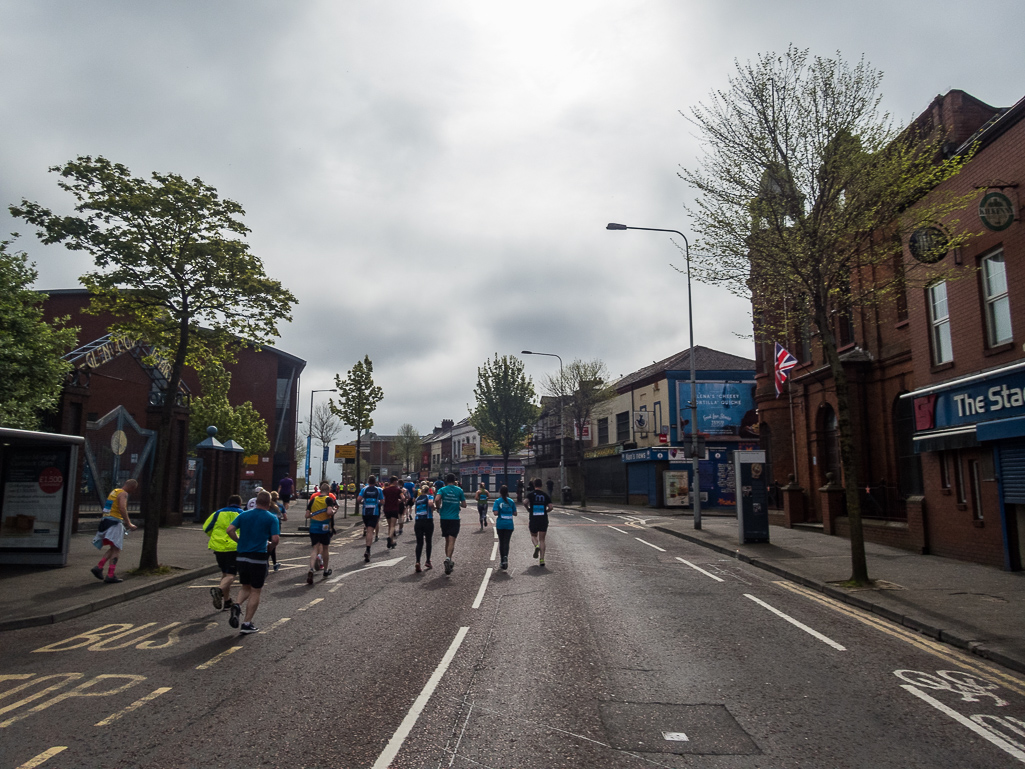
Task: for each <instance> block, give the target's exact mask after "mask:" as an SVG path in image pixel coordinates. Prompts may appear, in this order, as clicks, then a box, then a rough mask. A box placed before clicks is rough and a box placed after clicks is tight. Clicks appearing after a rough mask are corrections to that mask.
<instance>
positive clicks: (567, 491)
mask: <svg viewBox="0 0 1025 769" xmlns="http://www.w3.org/2000/svg"><path fill="white" fill-rule="evenodd" d="M572 501H573V489H571V488H570V487H569V486H563V487H562V504H564V505H568V504H569V503H570V502H572Z"/></svg>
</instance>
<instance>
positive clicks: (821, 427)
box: [816, 403, 843, 484]
mask: <svg viewBox="0 0 1025 769" xmlns="http://www.w3.org/2000/svg"><path fill="white" fill-rule="evenodd" d="M817 432H818V435H817V438H818V447H817V449H818V450H817V452H816V456H817V457H818V466H819V478H820V480H821V482H822V483H823V484H825V482H826V473H832V474H833V483H843V479H842V477H841V474H840V431H839V429H838V428H837V422H836V412H835V411H834V410H833V407H832V406H830V405H829V404H828V403H824V404H822V406H821V407H819V413H818V425H817Z"/></svg>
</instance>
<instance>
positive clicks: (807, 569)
mask: <svg viewBox="0 0 1025 769" xmlns="http://www.w3.org/2000/svg"><path fill="white" fill-rule="evenodd" d="M564 509H566V510H570V511H573V512H580V508H579V507H566V508H564ZM588 509H589V510H592V511H597V512H613V513H616V512H618V513H620V514H622V515H628V516H635V517H637V518H641V519H645V520H646V525H648V526H652V527H653V528H655V529H657V530H658V531H662V532H665V533H667V534H672V535H674V536H677V537H680V538H681V539H685V540H688V541H690V542H694V543H696V544H699V545H703V546H704V547H707V548H710V549H712V550H715V551H716V552H719V553H722V554H723V555H727V556H730V557H732V558H736V559H738V560H740V561H743V562H745V563H750V564H752V565H753V566H756V567H758V568H761V569H765V570H766V571H769V572H772V573H773V574H776V575H778V576H780V577H782V578H784V579H787V580H790V581H792V582H795V583H798V584H800V585H804V586H805V587H808V588H811V589H813V590H817V591H819V592H821V593H823V594H825V595H828V596H830V597H831V598H834V599H836V600H839V601H843V602H844V603H847V604H849V605H851V606H854V607H857V608H859V609H862V610H863V611H869V612H872V613H874V614H877V615H879V616H881V617H884V618H886V619H888V620H890V621H891V622H894V623H897V624H900V625H903V626H904V627H907V628H910V629H912V630H915V631H917V632H920V633H923V634H924V635H927V636H929V637H931V638H934V639H936V640H938V641H942V642H944V643H948V644H951V645H952V646H956V647H958V648H961V649H964V650H966V651H969V652H971V653H973V654H976V655H978V656H980V657H984V658H986V659H990V660H993V661H994V662H998V663H1000V664H1001V665H1004V666H1005V667H1008V668H1011V669H1012V670H1016V671H1018V672H1020V673H1025V572H1009V571H1003V570H1002V569H997V568H994V567H990V566H982V565H980V564H975V563H968V562H965V561H957V560H954V559H951V558H941V557H939V556H933V555H918V554H915V553H912V552H909V551H907V550H900V549H898V548H894V547H887V546H885V545H877V544H874V543H871V542H866V543H865V550H866V554H867V557H868V574H869V577H870V578H871V579H873V580H875V582H876V584H875V586H874V587H872V588H853V589H852V588H844V587H841V585H840V584H839V583H841V582H845V581H847V580H848V579H850V576H851V551H850V541H849V540H847V539H844V538H842V537H830V536H826V535H825V534H822V533H821V532H817V531H814V530H808V529H797V528H795V529H787V528H785V527H783V526H770V531H769V542H768V543H758V544H747V545H740V544H738V532H737V519H736V516H735V515H716V514H711V515H709V514H705V515H702V521H701V524H702V526H701V529H700V530H695V529H694V519H693V516H691V515H689V514H686V515H667V514H666V511H664V510H651V509H648V508H643V507H633V506H626V505H605V504H594V505H592V506H589V507H588Z"/></svg>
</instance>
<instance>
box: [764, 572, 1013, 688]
mask: <svg viewBox="0 0 1025 769" xmlns="http://www.w3.org/2000/svg"><path fill="white" fill-rule="evenodd" d="M773 584H775V585H777V586H778V587H781V588H783V589H784V590H789V591H790V592H791V593H797V594H798V595H800V596H803V597H805V598H807V599H808V600H809V601H815V602H816V603H818V604H821V605H822V606H825V607H827V608H829V609H832V610H833V611H835V612H838V613H840V614H844V615H846V616H848V617H850V618H852V619H856V620H857V621H858V622H861V623H862V624H864V625H868V626H869V627H871V628H874V629H875V630H878V631H879V632H881V633H886V634H887V635H889V636H892V637H894V638H898V639H900V640H901V641H904V642H905V643H908V644H911V645H912V646H914V647H915V648H917V649H921V650H922V651H924V652H927V653H929V654H931V655H933V656H934V657H939V658H940V659H942V660H943V661H945V662H949V663H950V664H952V665H956V666H957V667H959V668H962V669H964V670H968V671H970V672H972V673H974V674H975V675H977V676H979V677H980V678H984V679H986V680H987V681H990V682H991V683H994V684H998V685H1001V686H1004V687H1006V688H1007V689H1010V690H1011V691H1013V692H1016V693H1018V694H1020V695H1022V696H1025V681H1023V680H1022V679H1020V678H1017V677H1015V676H1012V675H1010V674H1009V673H1005V672H1004V671H1003V670H1000V669H999V668H995V667H993V666H992V665H988V664H986V663H985V662H980V661H978V660H977V659H976V658H975V657H971V656H969V655H968V654H965V653H964V652H960V651H958V650H956V649H952V648H950V647H949V646H947V645H945V644H941V643H939V642H937V641H933V640H931V639H929V638H926V637H924V636H922V635H920V634H918V633H916V632H914V631H912V630H907V629H905V628H902V627H899V626H897V625H894V624H893V623H891V622H889V621H888V620H885V619H883V618H881V617H876V616H873V615H872V614H869V613H868V612H865V611H862V610H861V609H856V608H854V607H853V606H847V605H846V604H843V603H841V602H840V601H837V600H835V599H832V598H829V597H827V596H824V595H822V594H821V593H817V592H815V591H814V590H811V589H810V588H806V587H803V586H801V585H795V584H793V583H791V582H785V581H777V582H774V583H773Z"/></svg>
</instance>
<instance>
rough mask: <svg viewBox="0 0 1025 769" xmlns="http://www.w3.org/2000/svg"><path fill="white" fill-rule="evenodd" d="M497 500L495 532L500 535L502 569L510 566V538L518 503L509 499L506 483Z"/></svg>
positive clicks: (499, 491)
mask: <svg viewBox="0 0 1025 769" xmlns="http://www.w3.org/2000/svg"><path fill="white" fill-rule="evenodd" d="M498 495H499V496H498V499H496V500H495V507H494V513H495V533H496V534H497V535H498V555H499V556H500V557H501V559H502V569H508V568H509V540H510V539H512V533H513V527H514V523H513V516H515V515H516V503H515V502H514V501H513V500H511V499H509V487H508V486H506V485H505V484H503V485H502V488H500V489H499V490H498Z"/></svg>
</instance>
